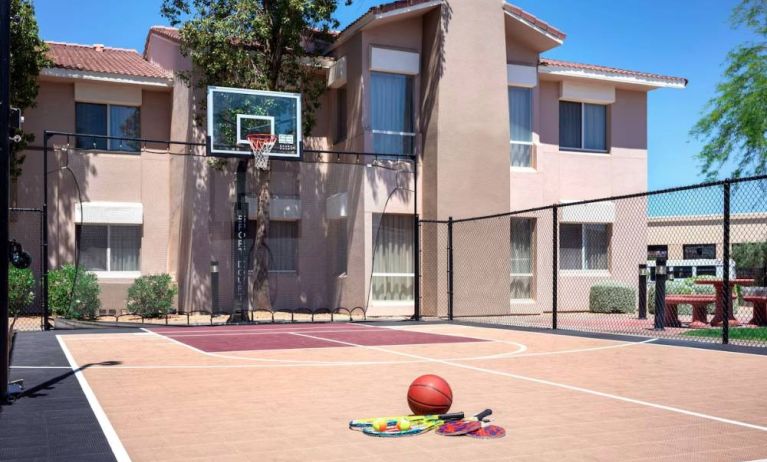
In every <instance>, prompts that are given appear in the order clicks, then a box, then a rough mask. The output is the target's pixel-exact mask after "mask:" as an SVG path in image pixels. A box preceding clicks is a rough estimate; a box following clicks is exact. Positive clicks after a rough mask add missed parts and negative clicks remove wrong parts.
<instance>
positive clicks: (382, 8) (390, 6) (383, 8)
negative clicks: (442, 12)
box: [337, 0, 434, 35]
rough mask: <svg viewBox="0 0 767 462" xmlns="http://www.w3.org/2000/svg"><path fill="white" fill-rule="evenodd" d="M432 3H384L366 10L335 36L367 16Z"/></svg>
mask: <svg viewBox="0 0 767 462" xmlns="http://www.w3.org/2000/svg"><path fill="white" fill-rule="evenodd" d="M433 1H434V0H397V1H395V2H391V3H384V4H383V5H378V6H374V7H371V8H370V9H369V10H367V12H365V14H363V15H362V16H360V17H359V18H357V19H355V20H354V21H352V22H351V23H349V25H348V26H346V27H345V28H343V30H341V31H340V32H338V34H337V35H341V34H343V33H344V32H346V31H347V30H350V29H351V28H353V27H354V26H355V25H356V24H357V23H358V22H360V21H362V20H363V19H364V18H366V17H368V16H369V15H377V14H382V13H388V12H390V11H394V10H399V9H402V8H410V7H412V6H418V5H421V4H423V3H429V2H433Z"/></svg>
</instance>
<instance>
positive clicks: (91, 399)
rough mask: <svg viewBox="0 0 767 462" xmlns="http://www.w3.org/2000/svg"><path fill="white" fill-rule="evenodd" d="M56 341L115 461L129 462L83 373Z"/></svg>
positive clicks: (64, 348)
mask: <svg viewBox="0 0 767 462" xmlns="http://www.w3.org/2000/svg"><path fill="white" fill-rule="evenodd" d="M56 340H58V342H59V345H60V346H61V350H62V351H63V352H64V356H65V357H66V358H67V362H69V365H70V367H71V369H72V370H73V371H74V373H75V377H77V381H78V382H79V383H80V388H81V389H82V390H83V394H84V395H85V398H86V399H87V400H88V404H90V405H91V409H92V410H93V414H94V415H95V416H96V420H98V422H99V425H100V426H101V431H103V432H104V436H106V438H107V442H108V443H109V447H110V448H111V449H112V453H113V454H114V456H115V459H117V461H118V462H130V460H131V459H130V456H128V452H127V451H126V450H125V447H124V446H123V444H122V442H121V441H120V438H119V437H118V436H117V432H115V429H114V427H112V424H111V423H110V422H109V417H107V415H106V413H105V412H104V409H103V408H102V407H101V404H99V400H98V398H96V394H95V393H93V390H92V389H91V386H90V385H88V381H87V380H86V379H85V375H83V372H82V371H81V370H80V369H79V366H78V365H77V362H76V361H75V358H74V357H73V356H72V354H71V353H70V352H69V349H68V348H67V345H66V344H65V343H64V340H63V339H62V338H61V336H60V335H57V336H56Z"/></svg>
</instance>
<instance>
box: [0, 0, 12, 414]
mask: <svg viewBox="0 0 767 462" xmlns="http://www.w3.org/2000/svg"><path fill="white" fill-rule="evenodd" d="M10 41H11V0H0V44H2V45H1V46H0V402H2V403H5V402H7V401H8V399H9V394H8V381H9V379H10V357H9V353H10V351H9V350H10V348H9V345H10V335H11V333H10V332H8V315H9V309H8V303H9V301H8V265H9V260H8V238H9V224H8V222H9V210H8V209H9V207H10V200H9V199H10V198H9V196H10V185H11V175H10V173H11V150H10V148H11V146H10V115H11V104H10V99H11V98H10V97H11V44H10Z"/></svg>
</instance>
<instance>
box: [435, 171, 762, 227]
mask: <svg viewBox="0 0 767 462" xmlns="http://www.w3.org/2000/svg"><path fill="white" fill-rule="evenodd" d="M760 180H767V175H755V176H749V177H743V178H728V179H726V180H719V181H710V182H705V183H697V184H693V185H686V186H675V187H673V188H665V189H656V190H654V191H643V192H638V193H632V194H622V195H618V196H610V197H600V198H597V199H586V200H582V201H577V202H563V203H558V204H552V205H545V206H541V207H534V208H529V209H523V210H513V211H511V212H503V213H495V214H492V215H481V216H477V217H469V218H461V219H458V220H453V223H461V222H467V221H476V220H486V219H491V218H502V217H509V216H514V215H520V214H523V213H531V212H539V211H542V210H552V209H556V208H564V207H573V206H577V205H584V204H593V203H597V202H607V201H615V200H625V199H634V198H637V197H650V196H657V195H660V194H669V193H675V192H682V191H690V190H694V189H704V188H711V187H716V186H723V185H725V184H735V183H745V182H748V181H760ZM444 223H447V221H444Z"/></svg>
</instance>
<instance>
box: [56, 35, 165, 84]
mask: <svg viewBox="0 0 767 462" xmlns="http://www.w3.org/2000/svg"><path fill="white" fill-rule="evenodd" d="M47 43H48V47H49V51H48V57H49V58H50V59H51V60H52V61H53V66H54V67H56V68H59V69H72V70H77V71H89V72H103V73H105V74H119V75H130V76H135V77H154V78H170V77H172V75H171V74H170V73H169V72H168V71H166V70H164V69H162V68H161V67H159V66H155V65H154V64H152V63H150V62H149V61H147V60H145V59H144V58H142V57H141V55H140V54H138V53H137V52H136V50H128V49H124V48H110V47H105V46H103V45H78V44H75V43H62V42H47Z"/></svg>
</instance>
